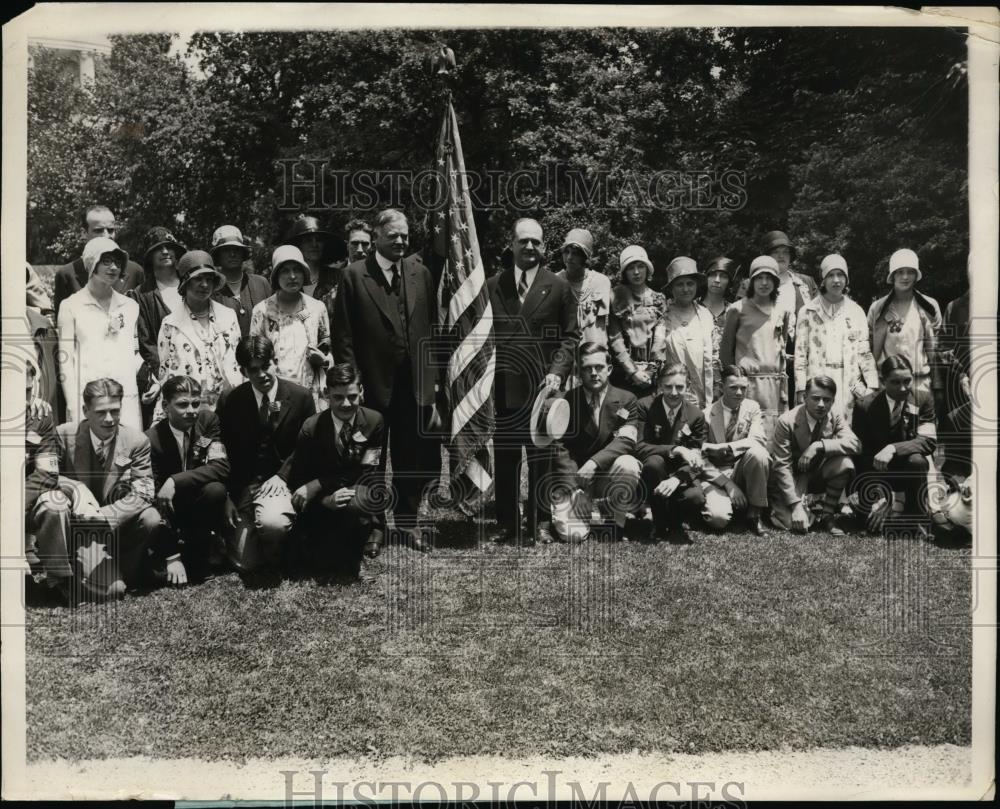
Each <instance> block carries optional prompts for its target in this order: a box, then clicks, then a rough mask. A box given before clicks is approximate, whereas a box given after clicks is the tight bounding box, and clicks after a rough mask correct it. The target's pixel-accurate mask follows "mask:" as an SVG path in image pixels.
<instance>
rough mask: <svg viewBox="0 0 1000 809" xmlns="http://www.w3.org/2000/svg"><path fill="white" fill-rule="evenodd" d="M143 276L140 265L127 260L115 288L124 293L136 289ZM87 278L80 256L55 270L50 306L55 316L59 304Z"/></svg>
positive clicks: (81, 285) (80, 286)
mask: <svg viewBox="0 0 1000 809" xmlns="http://www.w3.org/2000/svg"><path fill="white" fill-rule="evenodd" d="M145 277H146V274H145V273H144V272H143V270H142V267H140V266H139V265H138V264H136V263H135V262H134V261H129V262H128V264H127V265H126V266H125V272H123V273H122V277H121V278H120V279H118V282H117V283H116V284H115V290H116V291H117V292H120V293H121V294H123V295H124V294H125V293H126V292H128V291H129V290H130V289H136V288H137V287H139V286H141V285H142V282H143V281H144V280H145ZM88 280H89V279H88V277H87V270H86V268H85V267H84V266H83V258H82V257H81V258H78V259H76V260H74V261H71V262H70V263H69V264H64V265H63V266H62V267H60V268H59V269H58V270H56V275H55V279H54V280H53V284H52V306H53V307H54V308H55V314H56V317H57V318H58V317H59V304H61V303H62V302H63V301H64V300H65V299H66V298H68V297H69V296H70V295H72V294H73V293H74V292H77V291H78V290H80V289H82V288H83V287H85V286H87V281H88Z"/></svg>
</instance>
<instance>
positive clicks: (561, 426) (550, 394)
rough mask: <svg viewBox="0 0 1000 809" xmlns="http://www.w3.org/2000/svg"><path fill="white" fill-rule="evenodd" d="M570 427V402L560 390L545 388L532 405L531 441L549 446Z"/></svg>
mask: <svg viewBox="0 0 1000 809" xmlns="http://www.w3.org/2000/svg"><path fill="white" fill-rule="evenodd" d="M567 427H569V402H567V401H566V399H565V398H564V397H563V396H562V394H560V393H559V392H558V391H554V390H550V389H549V388H544V389H543V390H542V391H541V392H540V393H539V394H538V396H536V397H535V403H534V404H533V405H532V406H531V422H530V433H531V443H533V444H534V445H535V446H536V447H547V446H548V445H549V444H551V443H552V442H553V441H558V440H559V439H560V438H562V437H563V436H564V435H566V428H567Z"/></svg>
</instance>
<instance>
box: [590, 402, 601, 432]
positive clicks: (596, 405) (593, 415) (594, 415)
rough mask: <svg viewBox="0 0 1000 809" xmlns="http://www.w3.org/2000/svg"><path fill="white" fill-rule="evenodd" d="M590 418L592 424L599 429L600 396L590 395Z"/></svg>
mask: <svg viewBox="0 0 1000 809" xmlns="http://www.w3.org/2000/svg"><path fill="white" fill-rule="evenodd" d="M590 420H591V421H592V422H593V423H594V426H595V427H597V428H598V429H600V427H601V397H600V396H591V397H590Z"/></svg>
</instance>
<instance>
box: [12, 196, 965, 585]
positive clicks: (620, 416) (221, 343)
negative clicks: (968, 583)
mask: <svg viewBox="0 0 1000 809" xmlns="http://www.w3.org/2000/svg"><path fill="white" fill-rule="evenodd" d="M85 232H86V238H87V241H86V244H85V246H84V248H83V254H82V256H81V257H80V258H79V259H77V260H76V261H74V262H72V263H71V264H68V265H66V266H65V267H63V268H61V269H60V270H59V271H58V272H57V274H56V278H55V287H54V300H53V301H52V304H51V306H50V305H49V304H48V301H47V300H45V296H44V293H43V292H41V290H40V288H39V286H38V284H37V283H36V281H35V279H34V278H33V276H32V271H31V268H30V267H29V268H28V322H29V328H31V329H32V331H33V336H34V337H35V343H36V348H37V362H31V363H29V372H30V373H29V376H28V379H29V386H28V389H27V392H26V396H27V400H28V418H27V425H26V428H27V429H26V454H27V467H26V468H27V482H26V537H27V543H26V557H27V561H28V564H29V566H30V569H31V572H32V574H33V577H34V579H35V581H36V582H39V583H43V582H44V583H45V584H46V585H48V588H49V591H50V592H53V593H57V594H58V595H59V596H60V597H61V598H63V599H64V600H66V601H69V602H74V601H76V600H79V599H80V598H81V597H83V596H87V595H89V596H92V597H108V596H118V595H121V594H123V593H124V592H125V591H126V589H127V588H129V587H132V586H143V585H144V583H146V582H149V581H157V580H163V581H166V582H169V583H172V584H182V583H185V582H187V581H188V580H199V579H203V578H204V577H205V576H207V575H210V574H211V572H212V571H213V570H216V569H218V568H219V567H220V566H222V565H227V564H228V565H232V566H234V567H235V568H236V569H238V570H240V571H241V572H243V573H245V574H246V575H247V576H248V577H250V578H257V579H263V580H267V581H273V580H275V579H276V577H278V576H280V573H281V571H282V569H283V568H284V567H285V566H286V565H287V564H288V563H289V553H290V548H292V547H294V548H296V553H297V554H299V557H300V558H305V559H307V560H308V564H309V566H310V568H311V569H312V570H314V571H315V572H316V574H317V575H319V576H322V577H327V576H331V575H333V576H342V575H343V576H346V577H348V578H352V577H355V576H356V575H357V574H358V571H359V570H360V569H361V565H362V560H363V558H364V557H366V556H367V557H374V556H376V555H377V554H378V553H379V551H380V548H381V547H382V545H383V543H384V541H385V539H386V536H387V534H388V533H389V529H388V528H387V521H386V518H387V516H389V515H391V516H392V517H393V523H394V528H395V530H394V531H393V532H392V533H393V535H394V536H396V537H398V539H399V541H400V542H401V543H403V544H407V545H409V546H410V547H412V548H414V549H416V550H419V551H429V550H430V549H431V548H432V547H433V544H434V531H433V526H431V525H428V524H427V520H426V517H425V516H422V512H421V509H420V507H421V502H422V499H423V497H424V496H425V495H426V494H427V493H428V492H429V491H430V490H431V489H433V488H434V487H435V486H436V485H437V483H438V479H439V477H440V471H441V454H440V445H441V441H442V439H443V437H444V436H446V435H447V433H448V427H447V424H446V423H445V422H446V421H447V417H448V414H447V413H446V412H444V411H445V408H444V405H443V396H442V393H443V391H444V390H445V389H446V386H447V380H446V378H445V376H444V373H445V370H446V367H447V362H441V360H440V357H438V356H437V355H438V354H439V353H440V347H439V342H440V341H439V339H438V332H437V331H436V330H435V328H434V327H435V325H436V323H437V318H438V311H437V296H436V287H435V280H434V278H435V272H432V270H431V269H429V268H428V266H427V265H426V264H425V263H424V261H422V260H421V259H420V257H418V256H417V255H416V254H411V252H410V249H409V228H408V223H407V220H406V217H405V216H404V215H403V214H402V213H401V212H399V211H396V210H394V209H388V210H385V211H382V212H380V213H379V214H377V216H376V217H375V220H374V223H373V226H371V227H370V226H368V225H367V224H366V223H364V222H362V221H360V220H355V221H352V222H351V223H350V224H349V225H348V227H347V229H346V231H345V236H346V238H345V239H341V238H339V237H338V236H336V235H335V234H333V233H330V232H328V231H325V230H323V229H322V228H320V226H319V223H318V222H317V221H316V219H314V218H313V217H302V218H300V219H299V220H298V221H297V222H296V223H295V226H294V228H293V231H292V234H291V237H290V239H289V240H288V243H286V244H284V245H282V246H279V247H277V248H275V249H274V250H273V253H272V258H271V267H270V273H269V277H268V278H265V277H264V276H262V275H259V274H257V273H255V272H253V270H252V267H250V266H249V264H248V261H247V259H248V258H249V255H250V249H249V247H248V246H247V244H246V242H245V240H244V239H243V236H242V234H241V233H240V231H239V230H238V228H236V227H234V226H232V225H224V226H222V227H219V228H218V229H217V230H216V231H215V233H214V234H213V237H212V244H211V247H210V250H209V251H203V250H188V249H187V248H186V247H185V246H184V245H182V244H180V242H179V241H178V240H177V239H176V238H175V237H174V236H173V235H172V234H171V233H170V232H169V231H167V230H166V229H164V228H154V229H153V230H151V231H150V232H149V233H148V234H147V235H146V238H145V240H144V244H143V256H142V257H143V262H142V266H141V267H140V266H139V265H137V264H135V263H134V262H132V261H130V260H129V257H128V255H127V254H126V253H125V251H123V250H122V249H121V248H120V247H119V246H118V244H117V243H116V242H115V241H114V237H115V235H116V226H115V220H114V215H113V214H112V213H111V212H110V211H109V210H108V209H107V208H104V207H102V206H94V207H92V208H90V209H88V211H87V212H86V215H85ZM560 252H561V257H562V263H563V268H562V269H561V270H559V271H558V272H551V271H550V270H549V269H547V268H546V267H545V266H544V265H545V250H544V240H543V232H542V228H541V226H540V225H539V223H538V222H536V221H535V220H532V219H520V220H518V221H517V222H516V223H515V224H514V226H513V228H512V233H511V243H510V251H509V255H508V258H509V261H508V262H507V266H506V267H504V268H503V269H501V270H500V271H499V272H498V273H496V274H494V275H493V276H491V277H490V278H489V279H488V280H487V288H488V292H489V297H490V305H491V316H492V325H493V333H494V336H495V351H496V357H495V384H494V389H493V399H494V405H495V414H496V429H495V433H494V440H493V456H494V484H495V488H494V492H495V503H496V517H497V524H498V527H497V531H496V532H495V533H494V534H493V535H492V537H491V539H492V540H494V541H498V542H517V543H520V544H522V545H531V544H534V543H535V542H541V543H547V542H551V541H575V540H579V539H583V538H585V537H586V536H588V534H591V533H592V532H595V531H596V530H597V528H598V527H599V526H604V527H605V528H606V529H607V530H608V531H609V532H610V534H611V535H612V536H613V537H615V538H618V539H626V538H628V537H629V535H630V534H637V533H639V532H642V533H647V534H648V533H651V534H652V535H653V536H657V537H662V538H668V539H679V540H685V539H686V536H687V535H686V526H690V525H691V524H693V523H702V524H704V525H706V526H708V527H711V528H715V529H719V528H724V527H726V526H728V525H729V523H730V522H731V521H732V520H733V519H736V518H739V519H743V520H745V521H746V524H747V526H748V528H749V530H750V531H752V532H753V533H756V534H761V533H764V532H765V531H766V520H767V518H768V517H769V519H770V522H771V523H772V524H773V526H775V527H777V528H781V529H791V530H795V531H806V530H808V529H809V527H810V525H812V524H814V523H818V524H820V525H821V526H822V528H823V530H825V531H827V532H829V533H831V534H839V533H843V532H844V530H845V525H847V528H848V529H849V527H850V526H849V524H848V523H849V522H850V521H849V520H847V521H846V522H845V520H844V517H845V515H846V514H847V513H848V512H849V511H853V512H854V513H855V514H857V515H859V516H860V517H861V518H863V520H864V521H865V522H866V523H867V527H868V528H869V529H870V530H881V529H882V528H883V527H884V526H885V525H897V526H898V525H899V524H903V525H905V526H907V527H909V528H911V529H912V530H913V531H914V532H916V533H918V534H923V535H927V534H928V533H929V522H930V521H931V520H934V521H936V522H939V523H941V524H942V525H946V526H948V527H950V528H952V529H953V528H954V527H955V526H958V528H959V530H966V531H967V530H968V529H969V520H968V515H969V503H970V501H971V488H970V486H971V484H970V482H969V481H968V480H967V478H968V475H969V471H970V470H969V467H970V466H971V460H970V456H969V450H968V441H967V440H965V442H964V443H963V442H962V441H958V442H956V444H955V449H954V451H953V452H950V453H949V454H948V463H946V464H945V468H942V469H940V470H939V469H937V467H936V466H935V462H934V459H933V454H934V452H935V449H936V444H937V421H938V417H937V415H936V413H940V412H943V411H946V412H947V420H948V425H949V433H948V435H952V436H958V435H965V436H967V435H968V425H969V424H970V423H971V418H970V414H969V408H970V407H971V403H970V402H969V401H968V393H969V391H968V355H967V351H965V352H963V351H962V350H960V347H959V342H960V341H958V340H953V341H952V342H951V343H949V344H948V346H946V347H944V346H942V345H940V344H939V337H940V336H941V335H942V334H949V335H952V334H954V333H955V329H950V330H949V329H947V328H946V329H944V331H942V326H943V323H944V321H943V318H942V315H941V312H940V309H939V308H938V305H937V303H936V302H935V301H934V300H933V299H932V298H930V297H928V296H926V295H924V294H923V293H921V292H919V291H918V290H917V288H916V287H917V284H918V283H919V281H920V280H921V274H920V268H919V261H918V258H917V256H916V254H915V253H913V252H912V251H910V250H905V249H904V250H898V251H896V253H894V254H893V255H892V257H891V258H890V261H889V269H888V278H887V283H888V285H889V287H890V291H889V294H888V295H886V296H885V297H884V298H881V299H879V300H877V301H875V303H873V304H872V306H871V307H870V309H869V311H868V314H867V317H866V316H865V313H864V312H863V311H862V309H861V308H860V307H859V306H858V305H857V304H856V303H855V302H854V301H852V300H851V298H850V297H849V295H848V283H849V271H848V266H847V263H846V261H845V260H844V259H843V257H841V256H839V255H836V254H834V255H830V256H827V257H826V258H825V259H824V260H823V261H822V263H821V265H820V268H819V275H820V282H819V285H818V286H817V284H816V282H815V281H814V280H813V279H812V278H811V277H810V276H808V275H806V274H800V273H797V272H793V271H792V270H791V269H790V267H791V262H792V260H793V259H794V249H793V247H792V245H791V243H790V241H789V240H788V238H787V237H786V236H785V235H784V234H783V233H780V232H772V233H770V234H768V235H767V236H766V237H765V240H764V245H763V249H762V251H761V255H760V256H758V257H757V258H755V259H754V260H753V262H751V264H750V266H749V269H748V271H747V273H746V278H745V284H746V287H745V291H744V290H743V288H742V285H740V286H739V291H737V286H738V284H737V282H738V275H739V268H737V267H736V265H735V263H734V262H733V261H731V260H730V259H728V258H725V257H720V258H718V259H715V260H714V261H712V262H711V263H710V264H709V265H708V267H706V268H705V271H704V272H702V271H700V270H699V268H698V267H697V265H696V262H695V261H694V260H692V259H690V258H687V257H679V258H676V259H674V260H673V261H671V262H670V263H669V264H668V266H667V267H666V270H665V273H662V274H658V273H657V272H656V271H655V270H654V267H653V264H652V263H651V261H650V260H649V258H648V256H647V254H646V251H645V250H644V249H643V248H642V247H641V246H638V245H631V246H628V247H626V248H625V249H624V250H623V251H622V252H621V256H620V261H619V274H618V277H617V278H612V277H609V276H608V275H605V274H603V273H600V272H598V271H596V270H595V269H593V268H591V267H590V266H589V264H590V261H591V259H592V257H593V255H594V241H593V237H592V236H591V234H590V233H589V232H588V231H586V230H582V229H573V230H571V231H570V232H569V233H568V234H567V235H566V237H565V239H564V240H563V243H562V245H561V250H560ZM428 263H431V264H432V262H430V261H429V262H428ZM436 269H438V270H439V269H440V268H436ZM615 281H617V283H615ZM962 305H963V302H962V299H959V301H956V302H954V303H953V304H952V305H951V306H949V307H948V310H947V313H946V316H953V317H954V318H955V319H956V322H957V320H958V319H959V318H961V317H962V311H963V310H962V308H961V307H962ZM964 313H965V314H964V318H965V323H966V324H967V321H968V297H967V295H966V296H964ZM47 315H48V317H46V316H47ZM49 318H51V320H50V319H49ZM52 320H54V322H55V328H53V327H52ZM966 328H967V326H966ZM963 397H964V398H963ZM935 404H937V409H935ZM522 456H523V457H525V458H526V462H527V472H528V480H529V486H528V500H527V503H526V508H525V514H524V518H525V519H524V522H523V524H522V519H521V504H520V480H521V463H522ZM390 458H391V461H389V459H390ZM387 462H390V463H391V467H392V478H391V484H387V482H386V464H387ZM935 475H939V476H940V475H943V476H944V480H945V481H946V482H947V483H948V485H950V486H951V487H952V489H953V490H954V494H955V498H954V500H953V501H952V500H949V501H946V502H944V504H943V505H941V504H937V506H936V507H932V506H931V505H930V504H929V503H928V498H927V483H928V480H929V477H933V476H935ZM813 495H815V498H814V502H811V501H812V500H813V498H812V496H813ZM900 521H902V523H900Z"/></svg>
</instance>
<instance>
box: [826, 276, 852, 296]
mask: <svg viewBox="0 0 1000 809" xmlns="http://www.w3.org/2000/svg"><path fill="white" fill-rule="evenodd" d="M830 272H844V271H843V270H831V271H830ZM829 274H830V273H827V275H829ZM844 278H845V280H846V279H847V278H848V275H847V273H844ZM818 289H819V291H820V292H826V279H825V278H821V279H820V282H819V287H818ZM850 294H851V285H850V284H844V297H845V298H846V297H847V296H848V295H850Z"/></svg>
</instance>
